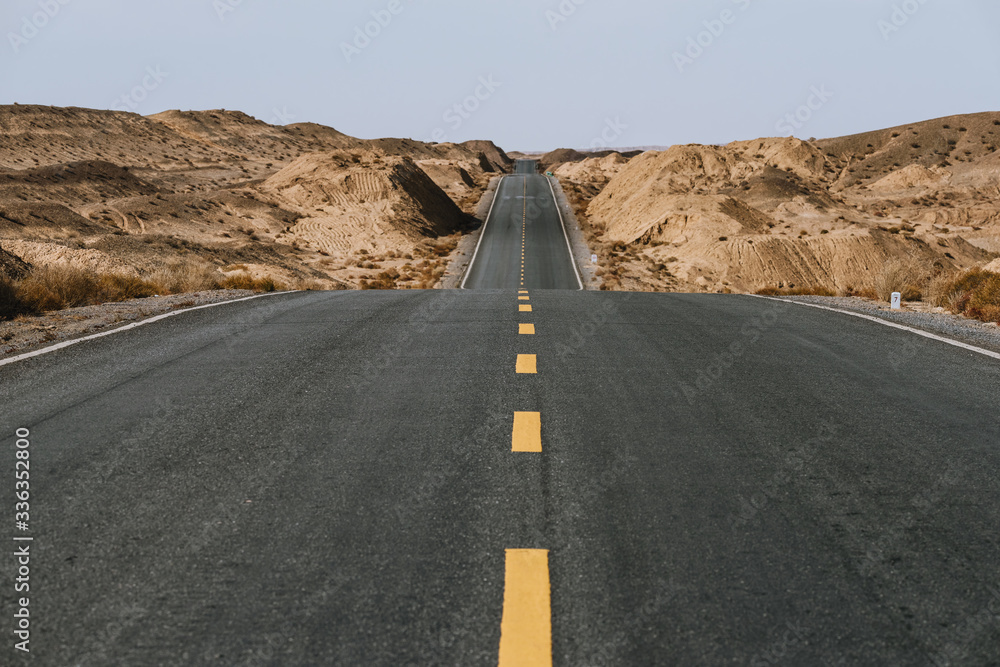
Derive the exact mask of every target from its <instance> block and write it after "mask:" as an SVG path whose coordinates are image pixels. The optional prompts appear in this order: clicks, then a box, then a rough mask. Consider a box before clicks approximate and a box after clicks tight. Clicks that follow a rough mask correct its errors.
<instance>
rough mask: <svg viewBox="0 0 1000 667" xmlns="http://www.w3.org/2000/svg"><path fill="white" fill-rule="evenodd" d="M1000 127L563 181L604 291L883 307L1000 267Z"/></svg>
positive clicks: (770, 147)
mask: <svg viewBox="0 0 1000 667" xmlns="http://www.w3.org/2000/svg"><path fill="white" fill-rule="evenodd" d="M998 142H1000V114H998V113H984V114H975V115H966V116H955V117H950V118H943V119H939V120H934V121H928V122H923V123H914V124H912V125H905V126H901V127H896V128H889V129H886V130H880V131H877V132H869V133H866V134H860V135H855V136H850V137H842V138H837V139H826V140H811V141H802V140H799V139H794V138H787V139H758V140H754V141H741V142H735V143H732V144H728V145H725V146H701V145H690V146H674V147H671V148H669V149H668V150H666V151H661V152H646V153H643V154H642V155H640V156H638V157H633V158H631V159H630V160H628V161H627V164H621V162H622V160H624V159H625V158H619V157H614V156H609V157H606V158H600V159H595V158H593V157H591V158H587V157H586V156H584V159H580V158H579V156H572V157H574V158H575V159H573V160H572V161H569V162H568V163H563V164H561V165H559V164H554V165H553V166H552V168H553V169H554V170H555V173H557V174H559V175H560V177H561V178H562V179H563V180H564V187H565V188H566V190H567V194H568V195H569V196H570V198H571V199H572V200H573V202H574V204H575V206H576V208H577V211H578V214H579V215H580V217H581V222H582V224H584V226H585V227H586V228H587V230H588V233H589V235H590V241H591V244H592V245H593V246H595V248H597V249H599V254H600V255H601V256H602V258H603V259H602V264H603V265H602V272H603V274H604V279H605V287H606V288H609V289H643V290H649V289H658V290H678V291H734V292H752V291H757V290H759V289H761V288H765V287H768V286H771V287H774V288H777V289H785V290H791V289H798V290H818V291H821V292H822V291H829V292H831V293H857V292H861V293H864V292H868V293H874V292H875V291H876V288H877V282H878V277H879V274H880V272H882V271H883V270H884V269H885V267H886V266H887V265H893V266H895V264H897V263H903V264H907V265H908V266H910V267H914V268H913V271H915V272H917V273H920V272H922V273H924V274H925V275H924V276H923V277H922V278H919V279H918V278H914V280H916V281H917V282H919V281H920V280H923V281H925V282H926V281H928V280H930V279H931V278H932V277H933V276H934V275H935V274H940V273H944V272H950V271H954V270H958V269H965V268H970V267H974V266H981V265H984V264H986V263H989V262H991V261H993V260H994V259H996V258H997V257H998V253H1000V155H998V153H997V152H996V147H997V144H998Z"/></svg>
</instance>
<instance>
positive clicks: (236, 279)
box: [219, 273, 284, 292]
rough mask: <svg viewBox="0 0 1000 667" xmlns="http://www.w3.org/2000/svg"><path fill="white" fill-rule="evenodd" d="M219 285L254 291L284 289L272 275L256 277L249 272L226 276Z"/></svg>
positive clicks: (226, 287) (224, 287)
mask: <svg viewBox="0 0 1000 667" xmlns="http://www.w3.org/2000/svg"><path fill="white" fill-rule="evenodd" d="M219 287H221V288H222V289H242V290H251V291H254V292H275V291H278V290H281V289H284V288H283V287H282V286H281V285H279V284H278V283H277V282H275V280H274V278H271V277H270V276H265V277H263V278H254V277H253V276H252V275H250V274H249V273H237V274H236V275H233V276H226V277H225V278H223V280H222V282H221V283H220V284H219Z"/></svg>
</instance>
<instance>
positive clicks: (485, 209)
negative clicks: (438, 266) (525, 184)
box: [440, 174, 506, 289]
mask: <svg viewBox="0 0 1000 667" xmlns="http://www.w3.org/2000/svg"><path fill="white" fill-rule="evenodd" d="M505 175H506V174H505ZM502 180H503V176H497V177H496V178H494V179H493V180H491V181H490V184H489V186H488V187H487V188H486V192H484V193H483V198H482V199H481V200H479V208H477V209H476V217H477V218H479V219H480V220H482V221H483V224H481V225H479V229H477V230H476V231H474V232H472V233H471V234H466V235H465V236H463V237H462V240H461V241H459V242H458V247H457V248H455V251H454V252H453V253H452V255H451V261H450V262H448V269H447V271H445V273H444V277H443V278H442V279H441V286H440V288H441V289H459V288H460V287H461V286H462V279H463V278H464V277H465V272H466V271H468V270H469V262H471V261H472V255H473V254H474V253H475V252H476V244H477V243H479V237H480V236H482V235H483V229H484V228H485V227H486V217H487V216H488V215H489V213H490V207H492V206H493V199H494V198H495V197H496V196H497V188H499V187H500V181H502Z"/></svg>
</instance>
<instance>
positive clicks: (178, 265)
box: [149, 262, 220, 294]
mask: <svg viewBox="0 0 1000 667" xmlns="http://www.w3.org/2000/svg"><path fill="white" fill-rule="evenodd" d="M149 279H150V281H151V282H153V283H155V284H156V285H157V286H159V290H160V293H161V294H184V293H185V292H204V291H208V290H214V289H219V280H220V276H219V272H218V271H216V270H215V268H214V267H213V266H211V265H208V264H201V263H195V262H173V263H171V264H168V265H167V266H165V267H163V268H161V269H158V270H157V271H154V272H153V273H152V274H151V275H150V276H149Z"/></svg>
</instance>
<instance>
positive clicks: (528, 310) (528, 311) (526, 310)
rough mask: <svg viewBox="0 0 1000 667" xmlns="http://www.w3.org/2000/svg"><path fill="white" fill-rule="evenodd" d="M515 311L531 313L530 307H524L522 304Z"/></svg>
mask: <svg viewBox="0 0 1000 667" xmlns="http://www.w3.org/2000/svg"><path fill="white" fill-rule="evenodd" d="M517 310H518V312H520V313H530V312H531V306H527V305H525V304H523V303H522V304H521V305H519V306H518V307H517Z"/></svg>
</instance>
